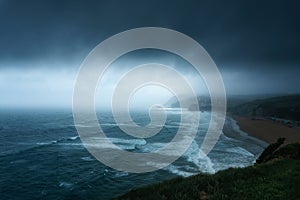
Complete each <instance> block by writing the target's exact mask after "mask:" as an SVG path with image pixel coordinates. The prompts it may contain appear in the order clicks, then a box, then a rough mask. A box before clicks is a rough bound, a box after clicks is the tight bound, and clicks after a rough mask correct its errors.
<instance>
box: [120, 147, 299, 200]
mask: <svg viewBox="0 0 300 200" xmlns="http://www.w3.org/2000/svg"><path fill="white" fill-rule="evenodd" d="M299 149H300V148H299V144H298V145H297V144H293V145H288V146H287V147H283V148H281V150H280V151H279V153H278V154H279V157H276V158H274V159H273V160H272V161H269V162H267V163H263V164H256V165H253V166H250V167H246V168H230V169H227V170H224V171H220V172H218V173H216V174H214V175H207V174H199V175H195V176H192V177H189V178H176V179H173V180H170V181H165V182H163V183H160V184H156V185H150V186H147V187H144V188H140V189H136V190H133V191H130V192H129V193H127V194H125V195H123V196H121V197H119V198H118V199H180V200H182V199H230V200H234V199H237V200H243V199H299V198H300V190H299V187H300V160H298V159H290V158H282V157H283V155H284V157H286V155H289V154H290V153H291V152H292V153H293V152H298V153H299ZM287 157H288V156H287ZM293 157H294V156H293Z"/></svg>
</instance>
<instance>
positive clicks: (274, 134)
mask: <svg viewBox="0 0 300 200" xmlns="http://www.w3.org/2000/svg"><path fill="white" fill-rule="evenodd" d="M233 119H234V120H236V121H237V123H238V125H239V126H240V129H241V130H242V131H244V132H246V133H247V134H249V135H250V136H253V137H255V138H258V139H260V140H262V141H265V142H267V143H269V144H271V143H274V142H276V141H277V139H278V138H280V137H284V138H286V140H285V144H289V143H295V142H300V130H299V129H296V128H290V127H288V126H285V125H282V124H280V123H276V122H272V121H270V120H262V119H257V120H252V119H251V118H248V117H241V116H234V117H233Z"/></svg>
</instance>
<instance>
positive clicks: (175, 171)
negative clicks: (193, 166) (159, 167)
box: [164, 164, 197, 177]
mask: <svg viewBox="0 0 300 200" xmlns="http://www.w3.org/2000/svg"><path fill="white" fill-rule="evenodd" d="M164 170H167V171H169V172H171V173H172V174H176V175H179V176H183V177H189V176H193V175H196V174H197V173H193V172H187V171H185V170H182V169H181V167H178V166H175V165H172V164H171V165H169V166H167V167H165V168H164Z"/></svg>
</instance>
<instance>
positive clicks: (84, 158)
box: [80, 156, 94, 161]
mask: <svg viewBox="0 0 300 200" xmlns="http://www.w3.org/2000/svg"><path fill="white" fill-rule="evenodd" d="M80 159H81V160H84V161H93V160H94V159H93V158H92V157H90V156H86V157H81V158H80Z"/></svg>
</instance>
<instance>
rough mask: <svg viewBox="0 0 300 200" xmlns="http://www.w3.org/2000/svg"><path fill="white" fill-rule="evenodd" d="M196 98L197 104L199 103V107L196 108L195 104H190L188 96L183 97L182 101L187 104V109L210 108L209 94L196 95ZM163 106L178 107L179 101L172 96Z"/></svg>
mask: <svg viewBox="0 0 300 200" xmlns="http://www.w3.org/2000/svg"><path fill="white" fill-rule="evenodd" d="M197 100H198V105H199V109H197V107H196V106H197V105H195V104H192V103H191V102H192V100H191V98H190V97H186V98H184V102H185V103H186V104H187V105H189V106H188V107H186V109H189V110H192V111H193V110H201V111H206V110H210V109H211V103H210V97H209V96H198V97H197ZM165 106H166V107H168V108H180V105H179V102H178V100H177V98H176V97H175V96H174V97H172V98H170V99H169V100H168V101H167V102H166V103H165Z"/></svg>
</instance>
